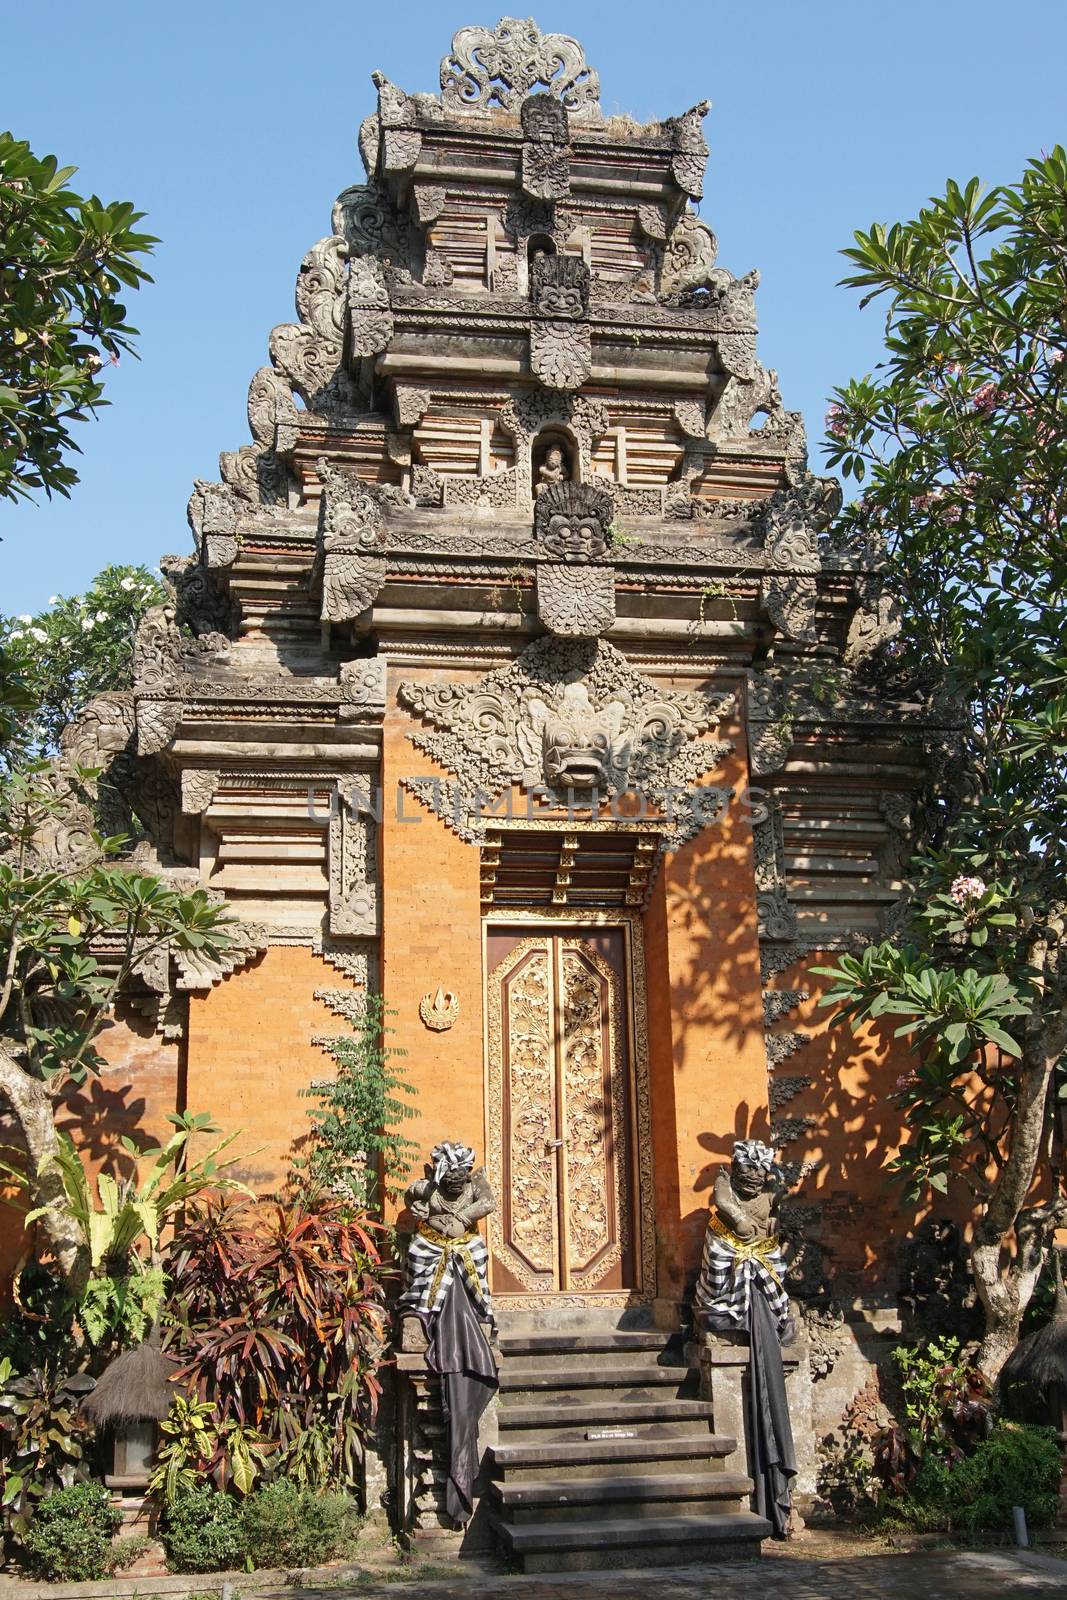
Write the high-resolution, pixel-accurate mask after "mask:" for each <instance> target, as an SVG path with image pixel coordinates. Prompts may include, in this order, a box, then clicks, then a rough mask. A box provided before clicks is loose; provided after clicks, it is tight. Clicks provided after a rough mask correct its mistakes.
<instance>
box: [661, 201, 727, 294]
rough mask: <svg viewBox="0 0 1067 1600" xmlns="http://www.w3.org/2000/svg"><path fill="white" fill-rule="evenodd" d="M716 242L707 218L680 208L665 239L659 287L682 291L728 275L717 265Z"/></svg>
mask: <svg viewBox="0 0 1067 1600" xmlns="http://www.w3.org/2000/svg"><path fill="white" fill-rule="evenodd" d="M718 253H719V246H718V243H717V241H716V238H715V235H714V234H713V233H712V231H711V229H710V228H709V227H708V225H707V223H706V222H701V220H700V218H699V217H697V216H694V214H693V212H692V211H683V212H682V214H681V216H680V217H679V218H678V220H677V222H676V223H675V224H674V227H673V228H672V229H671V232H670V237H669V238H668V240H667V248H666V250H665V251H664V254H663V272H662V276H661V279H660V291H661V293H662V294H664V295H678V294H683V293H685V291H687V290H692V289H697V288H706V287H708V286H709V285H716V286H717V285H718V284H719V282H720V281H721V280H724V279H727V278H729V276H730V275H729V273H728V272H725V271H723V270H722V269H721V268H716V266H715V257H716V256H717V255H718Z"/></svg>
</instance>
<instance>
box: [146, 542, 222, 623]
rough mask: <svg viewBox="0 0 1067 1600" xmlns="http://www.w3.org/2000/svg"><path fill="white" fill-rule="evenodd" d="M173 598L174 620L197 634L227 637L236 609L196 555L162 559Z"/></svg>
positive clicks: (162, 567)
mask: <svg viewBox="0 0 1067 1600" xmlns="http://www.w3.org/2000/svg"><path fill="white" fill-rule="evenodd" d="M159 567H160V571H161V572H162V574H163V577H164V578H165V580H166V582H167V584H168V586H169V587H170V590H171V593H172V594H173V596H174V620H175V621H176V622H177V624H178V626H179V628H188V629H189V630H190V631H191V632H192V633H194V634H197V635H199V634H202V633H221V634H228V633H229V631H230V622H231V616H232V611H233V606H232V604H231V601H230V597H229V595H228V594H227V593H226V592H225V591H224V590H222V589H220V588H218V587H217V586H216V584H215V583H214V581H213V580H212V579H211V578H210V577H209V576H208V574H207V572H206V571H205V570H204V568H203V567H202V566H201V564H200V562H199V561H197V560H196V559H195V558H194V557H193V556H163V557H162V558H161V559H160V563H159Z"/></svg>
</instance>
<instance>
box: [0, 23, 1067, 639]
mask: <svg viewBox="0 0 1067 1600" xmlns="http://www.w3.org/2000/svg"><path fill="white" fill-rule="evenodd" d="M522 9H523V10H525V9H526V7H525V6H524V7H523V8H522ZM499 14H500V13H499V11H498V10H497V9H496V8H494V9H493V10H491V11H490V10H487V9H486V8H485V5H484V4H483V3H482V0H462V3H460V0H457V3H456V4H454V5H453V4H451V3H449V4H447V5H441V4H429V3H424V0H407V3H405V0H389V3H384V4H383V3H381V0H375V3H374V4H368V3H367V0H349V3H348V4H347V5H342V6H329V7H326V6H321V5H306V6H302V7H301V6H295V5H291V4H283V3H282V0H254V3H253V0H213V3H208V0H183V3H182V4H180V5H174V6H162V5H157V4H152V3H151V0H108V3H107V4H105V5H104V6H101V7H95V6H87V5H86V4H85V3H84V0H37V3H36V4H35V5H32V6H31V5H28V4H26V5H22V6H20V7H18V8H16V7H15V6H14V5H9V6H8V7H5V16H4V24H3V30H4V54H5V64H6V71H5V74H4V76H5V84H4V106H3V110H2V112H0V116H2V117H3V118H4V120H5V121H6V122H7V123H8V124H9V125H10V127H11V129H12V131H13V132H14V133H15V134H16V135H17V136H19V137H21V138H26V139H29V140H30V142H31V144H32V145H33V147H34V149H35V150H36V151H37V153H38V154H44V153H46V152H49V151H51V152H53V153H54V154H56V155H57V156H58V157H59V158H60V161H61V162H62V163H64V164H65V163H74V164H77V166H78V167H79V169H80V171H79V175H78V177H77V178H76V179H75V180H74V183H75V186H76V187H78V186H80V187H82V188H83V189H84V190H95V191H96V192H97V193H99V194H100V195H101V196H102V197H104V198H106V199H108V200H115V199H124V200H131V201H133V202H135V203H136V204H137V206H138V207H139V208H141V209H143V210H144V211H146V212H147V213H148V218H147V221H146V223H145V224H144V226H145V227H146V228H148V230H149V231H151V232H152V233H156V234H158V235H159V236H160V237H161V239H162V240H163V243H162V244H161V245H160V246H159V247H158V249H157V252H156V256H155V260H154V265H153V267H152V271H153V276H154V277H155V280H156V281H155V283H154V284H152V285H149V286H148V287H147V288H146V289H144V290H142V291H141V293H140V294H137V295H134V296H133V297H132V301H133V304H132V312H133V320H134V322H135V323H136V325H137V326H138V327H139V328H140V329H141V331H142V340H141V357H142V359H141V360H140V361H139V362H138V361H134V360H124V361H123V363H122V366H121V367H120V368H119V369H118V370H117V371H115V372H114V373H113V374H112V375H111V376H110V378H109V383H108V392H109V396H110V398H111V401H112V404H111V406H110V407H109V408H108V409H106V410H105V411H103V412H102V413H101V415H100V419H99V420H98V421H96V422H90V423H88V424H86V425H85V426H84V427H83V428H82V429H81V430H80V432H79V436H78V437H79V439H80V441H81V444H82V449H83V452H84V454H83V456H82V460H81V472H82V481H81V483H80V484H79V485H78V486H77V488H76V489H75V490H74V492H73V496H72V498H71V500H70V501H64V500H62V499H59V498H57V499H56V500H54V501H52V502H50V503H49V502H48V501H42V502H41V504H39V505H31V504H27V503H25V502H23V503H20V504H19V505H17V506H15V507H12V508H8V507H7V506H6V505H5V506H3V507H0V539H2V541H3V542H2V543H0V610H2V611H6V612H20V611H33V610H37V609H38V608H40V607H41V606H43V605H45V604H46V603H47V601H48V597H49V595H50V594H53V593H55V592H56V591H62V592H64V593H72V592H74V591H76V590H78V589H81V588H83V587H84V586H85V585H86V583H87V582H88V581H89V580H90V579H91V578H92V576H93V575H94V574H95V573H96V572H97V571H98V570H99V569H100V568H101V567H102V566H104V565H106V564H107V563H108V562H110V561H144V562H146V563H147V564H148V565H150V566H152V565H154V564H155V562H156V560H157V559H158V557H159V555H160V554H161V553H163V552H166V551H177V552H185V551H187V550H188V549H189V548H190V536H189V532H188V528H187V526H186V522H185V503H186V500H187V499H188V495H189V489H190V486H191V483H192V480H193V478H195V477H200V478H208V479H212V478H215V477H217V475H218V471H217V458H218V452H219V451H220V450H221V449H233V448H235V447H236V446H238V445H240V444H243V443H245V442H246V441H247V438H248V433H247V424H246V422H245V415H244V407H245V395H246V391H247V387H248V380H249V378H250V377H251V375H252V373H253V372H254V371H255V369H256V368H257V367H258V366H260V365H262V364H263V363H264V362H265V361H266V360H267V337H268V334H269V332H270V329H271V328H272V326H273V325H274V324H275V323H277V322H288V321H290V320H292V317H293V308H292V298H293V283H294V280H295V277H296V271H297V268H298V266H299V263H300V260H301V258H302V256H303V255H304V252H305V251H306V250H307V249H308V247H309V246H310V245H312V244H313V243H315V241H316V240H317V239H320V238H322V237H323V236H324V235H325V234H328V233H329V232H330V206H331V203H332V201H333V199H334V196H335V195H336V194H337V193H338V191H339V190H341V189H342V188H344V187H345V186H346V185H347V184H349V183H353V182H358V181H360V180H361V178H362V175H363V174H362V166H361V163H360V160H359V155H358V152H357V148H356V133H357V130H358V127H359V123H360V121H361V119H362V118H363V117H364V116H365V115H366V114H367V112H368V111H370V110H371V109H373V104H374V93H373V89H372V86H371V83H370V73H371V71H372V70H373V69H374V68H380V69H381V70H382V71H384V72H385V73H386V74H387V75H388V76H389V77H390V78H392V79H393V81H394V82H396V83H399V84H401V85H402V86H403V87H404V88H405V89H408V90H416V89H436V87H437V81H436V80H437V69H438V62H439V59H440V57H441V56H442V55H444V54H445V52H446V51H447V49H448V45H449V41H450V39H451V36H452V33H453V32H454V31H455V29H456V28H458V27H460V26H462V25H463V24H465V23H475V22H476V23H487V24H489V25H492V24H494V23H495V22H496V21H497V19H498V16H499ZM534 14H535V15H536V17H537V20H538V22H539V23H540V25H541V27H542V28H543V29H545V30H546V31H548V30H558V31H562V32H567V33H572V34H574V35H576V36H577V37H578V38H579V39H580V40H581V41H582V43H583V44H584V46H585V49H586V54H587V56H588V59H589V61H590V63H591V64H592V65H593V66H595V67H596V68H597V69H598V71H599V73H600V77H601V85H602V102H603V105H604V108H605V110H606V111H607V112H609V113H610V112H614V111H627V112H631V113H633V114H634V115H636V116H637V117H639V118H642V119H645V118H649V117H652V116H661V115H668V114H670V113H672V112H680V111H683V110H685V109H687V108H688V107H689V106H691V105H692V104H693V103H694V102H695V101H697V100H700V99H703V98H708V99H710V100H711V101H712V111H711V114H710V116H709V117H708V120H707V122H706V123H705V130H706V134H707V139H708V143H709V144H710V146H711V159H710V162H709V165H708V177H707V183H706V197H705V200H704V202H703V206H702V208H701V214H702V216H703V217H704V218H705V219H706V220H707V221H708V222H709V223H710V225H711V226H712V227H713V229H714V230H715V232H716V234H717V235H718V239H719V260H720V263H721V264H722V265H724V266H727V267H729V268H730V269H731V270H732V271H734V272H736V273H742V272H745V271H747V270H748V269H749V268H750V267H753V266H758V267H759V268H760V271H761V273H762V280H763V281H762V286H761V288H760V292H759V296H758V305H759V312H760V356H761V359H762V360H763V362H764V364H765V365H767V366H774V367H777V369H778V372H779V377H780V381H781V387H782V393H783V396H784V399H785V402H786V404H787V405H788V406H790V407H794V408H800V409H801V410H803V411H804V413H805V417H806V419H807V423H808V431H809V436H810V437H812V438H813V439H817V438H818V436H819V434H820V433H821V423H822V417H823V413H824V410H825V404H826V397H827V394H828V393H829V391H830V389H831V387H832V386H833V385H834V384H836V383H841V382H844V381H845V380H846V379H847V378H849V377H850V376H853V375H856V374H858V373H860V372H863V371H865V370H867V369H868V368H869V367H870V366H871V364H872V363H873V362H874V361H875V360H876V359H877V355H878V351H879V348H880V335H881V318H880V314H879V312H878V310H877V309H876V308H872V309H869V310H868V311H866V312H865V313H862V314H861V313H860V312H859V311H858V310H857V308H856V304H855V297H854V296H853V295H852V294H851V292H850V291H846V290H843V289H839V288H837V287H835V284H836V281H837V279H838V278H839V277H840V276H841V273H842V270H843V263H842V262H841V260H840V258H839V256H838V254H837V252H838V250H839V249H840V248H841V247H842V246H843V245H845V244H847V243H848V242H849V240H850V236H851V233H852V230H853V229H854V228H857V227H862V226H866V225H867V224H869V223H870V222H872V221H875V220H885V221H891V220H894V219H896V218H898V217H903V216H911V215H913V214H914V212H915V210H916V208H917V207H918V206H919V205H921V204H922V202H923V200H924V199H925V198H926V197H927V196H928V195H929V194H931V193H933V192H935V191H936V190H938V189H939V188H941V186H942V185H943V183H944V180H945V178H946V177H950V176H951V177H955V178H959V179H965V178H968V177H970V176H971V175H972V174H973V173H978V174H979V175H980V176H981V177H982V178H983V179H984V180H986V181H989V182H992V181H999V180H1003V179H1011V178H1014V177H1017V176H1018V174H1019V173H1020V172H1021V170H1022V167H1023V165H1024V163H1025V161H1026V159H1027V157H1028V156H1030V155H1032V154H1036V153H1037V152H1038V151H1039V150H1040V149H1041V148H1042V147H1048V146H1051V145H1053V144H1055V143H1057V142H1063V141H1064V140H1065V139H1067V116H1065V114H1064V113H1065V106H1064V95H1063V85H1062V64H1063V61H1064V59H1065V57H1067V4H1065V3H1064V0H1016V3H1015V4H1014V5H1005V4H1004V3H1003V0H995V3H994V0H759V3H758V4H755V3H744V0H730V3H726V0H705V3H703V4H700V5H691V4H684V3H680V0H649V3H647V4H644V5H637V4H633V3H632V0H615V3H613V4H611V5H607V4H592V3H589V0H572V3H569V4H565V5H564V4H557V3H554V0H553V3H551V4H548V3H544V4H540V5H539V6H538V7H537V8H536V10H535V13H534ZM813 461H814V463H815V464H816V465H817V464H818V456H817V452H815V451H813Z"/></svg>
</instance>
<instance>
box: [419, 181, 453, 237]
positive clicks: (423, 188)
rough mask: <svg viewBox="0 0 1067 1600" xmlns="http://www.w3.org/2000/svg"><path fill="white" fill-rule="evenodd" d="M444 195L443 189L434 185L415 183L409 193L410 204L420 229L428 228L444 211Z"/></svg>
mask: <svg viewBox="0 0 1067 1600" xmlns="http://www.w3.org/2000/svg"><path fill="white" fill-rule="evenodd" d="M446 198H447V197H446V194H445V191H444V189H443V188H442V187H441V186H440V185H439V184H435V183H416V184H415V185H414V186H413V188H412V191H411V204H412V209H413V210H414V213H415V221H416V222H417V223H418V225H419V227H420V228H427V227H429V225H430V223H431V222H436V221H437V219H438V217H439V216H440V215H441V213H442V211H443V210H444V209H445V200H446Z"/></svg>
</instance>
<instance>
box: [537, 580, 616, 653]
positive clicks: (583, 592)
mask: <svg viewBox="0 0 1067 1600" xmlns="http://www.w3.org/2000/svg"><path fill="white" fill-rule="evenodd" d="M536 593H537V615H538V616H539V617H540V619H541V621H542V622H543V623H544V625H545V627H546V628H547V629H548V631H549V633H557V634H561V635H563V636H569V637H571V638H581V639H595V638H598V637H599V636H600V635H601V634H602V633H607V631H608V629H609V628H610V627H611V625H612V623H613V622H614V621H615V569H614V567H591V566H579V567H574V566H565V565H563V564H561V563H558V562H554V561H553V562H548V561H545V562H542V563H541V564H540V565H539V566H538V568H537V586H536Z"/></svg>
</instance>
